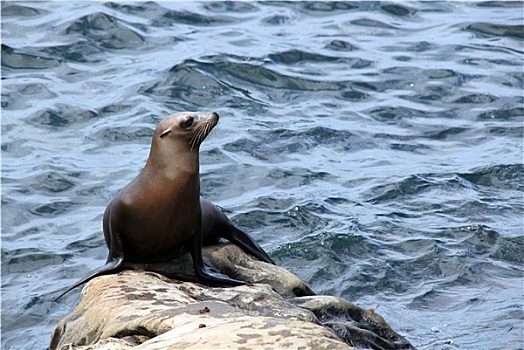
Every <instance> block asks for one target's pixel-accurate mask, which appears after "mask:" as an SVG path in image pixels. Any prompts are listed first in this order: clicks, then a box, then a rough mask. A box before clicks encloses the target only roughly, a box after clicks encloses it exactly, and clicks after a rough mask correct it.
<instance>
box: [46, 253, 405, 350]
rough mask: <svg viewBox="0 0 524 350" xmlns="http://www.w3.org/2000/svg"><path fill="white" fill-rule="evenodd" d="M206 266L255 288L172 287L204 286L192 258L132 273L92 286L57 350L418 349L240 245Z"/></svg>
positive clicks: (56, 337) (65, 323)
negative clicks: (319, 294)
mask: <svg viewBox="0 0 524 350" xmlns="http://www.w3.org/2000/svg"><path fill="white" fill-rule="evenodd" d="M204 257H205V260H206V261H208V262H209V263H211V264H212V265H213V266H214V267H216V268H217V269H218V270H220V271H222V272H223V273H226V274H228V275H230V276H232V277H234V278H237V279H241V280H245V281H248V282H250V283H253V284H249V285H245V286H239V287H227V288H217V287H208V286H203V285H201V284H197V283H193V282H181V281H179V280H177V279H171V278H175V277H176V278H179V279H183V280H186V281H187V280H194V278H195V277H194V275H193V273H192V268H191V262H190V257H189V256H188V255H184V256H182V257H180V258H179V259H177V260H175V261H173V262H172V263H170V264H154V265H153V264H147V265H144V264H141V265H137V264H134V265H127V268H131V269H134V270H125V271H123V272H121V273H119V274H115V275H109V276H101V277H97V278H95V279H94V280H92V281H91V282H89V283H88V284H86V286H85V287H84V289H83V291H82V295H81V300H80V303H79V304H78V306H77V307H76V308H75V309H74V310H73V311H72V312H71V313H70V314H69V315H68V316H66V317H65V318H64V319H62V320H61V321H60V322H59V323H58V325H57V326H56V327H55V329H54V331H53V334H52V336H51V342H50V346H49V349H50V350H55V349H60V350H66V349H68V350H72V349H76V350H79V349H85V350H87V349H93V350H94V349H108V350H111V349H121V350H123V349H148V350H152V349H217V348H220V349H225V348H229V349H264V348H269V349H355V348H372V349H413V347H412V346H411V345H410V344H409V343H408V342H407V341H406V340H405V339H404V338H403V337H401V336H400V335H398V334H397V333H395V332H394V331H393V330H392V329H391V328H390V327H389V326H388V325H387V324H386V322H385V321H384V320H383V319H382V317H381V316H379V315H378V314H376V313H374V312H372V311H369V310H366V309H363V308H360V307H358V306H356V305H353V304H351V303H349V302H347V301H345V300H342V299H340V298H335V297H330V296H317V295H314V293H313V292H312V291H311V289H310V288H309V287H308V286H307V285H305V284H304V283H303V282H302V281H301V280H300V279H298V277H296V276H295V275H293V274H291V273H290V272H288V271H286V270H285V269H283V268H281V267H278V266H274V265H270V264H266V263H263V262H260V261H257V260H253V259H252V258H250V257H248V256H247V255H246V254H245V253H244V252H242V251H241V250H240V249H239V248H237V247H236V246H234V245H231V244H223V245H218V246H211V247H206V248H205V249H204ZM166 276H168V277H166ZM169 277H171V278H169Z"/></svg>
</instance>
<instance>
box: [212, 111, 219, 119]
mask: <svg viewBox="0 0 524 350" xmlns="http://www.w3.org/2000/svg"><path fill="white" fill-rule="evenodd" d="M212 114H213V118H215V119H216V120H217V121H218V120H219V119H220V117H219V116H218V113H217V112H213V113H212Z"/></svg>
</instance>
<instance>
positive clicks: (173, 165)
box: [144, 143, 200, 178]
mask: <svg viewBox="0 0 524 350" xmlns="http://www.w3.org/2000/svg"><path fill="white" fill-rule="evenodd" d="M157 146H159V145H155V144H154V143H153V144H152V146H151V151H150V154H149V158H148V160H147V163H146V166H145V167H144V170H148V171H149V170H151V171H154V173H155V174H156V175H163V176H164V177H168V178H173V177H180V176H191V175H194V176H197V177H198V174H199V171H200V164H199V162H200V157H199V149H198V148H195V149H192V150H191V149H189V148H188V147H185V148H180V147H178V149H169V150H166V149H163V150H159V149H156V148H157ZM159 148H164V147H159ZM162 151H163V152H162Z"/></svg>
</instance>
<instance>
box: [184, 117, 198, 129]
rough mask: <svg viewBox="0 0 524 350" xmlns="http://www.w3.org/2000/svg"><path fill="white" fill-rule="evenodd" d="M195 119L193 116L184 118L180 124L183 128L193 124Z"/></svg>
mask: <svg viewBox="0 0 524 350" xmlns="http://www.w3.org/2000/svg"><path fill="white" fill-rule="evenodd" d="M194 121H195V118H193V117H189V118H187V119H186V120H184V121H183V122H182V123H181V125H182V127H183V128H184V129H187V128H190V127H191V126H192V125H193V122H194Z"/></svg>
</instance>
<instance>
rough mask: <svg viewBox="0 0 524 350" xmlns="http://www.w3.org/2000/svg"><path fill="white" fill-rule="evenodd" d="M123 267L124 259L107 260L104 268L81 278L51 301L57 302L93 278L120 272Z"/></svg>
mask: <svg viewBox="0 0 524 350" xmlns="http://www.w3.org/2000/svg"><path fill="white" fill-rule="evenodd" d="M123 266H124V258H115V259H113V260H109V261H108V262H107V263H106V264H105V265H104V266H102V267H99V268H98V269H96V270H93V271H92V272H91V273H90V274H89V275H87V276H86V277H84V278H82V279H81V280H80V281H78V282H76V283H75V284H73V285H72V286H71V287H69V288H67V289H66V290H65V291H64V292H63V293H62V294H60V295H59V296H58V297H56V298H55V299H54V300H53V301H57V300H58V299H60V298H61V297H63V296H64V295H65V294H67V293H69V292H70V291H72V290H73V289H75V288H76V287H78V286H80V285H82V284H84V283H87V282H89V281H91V280H92V279H93V278H95V277H98V276H103V275H109V274H112V273H117V272H119V271H121V270H122V268H123Z"/></svg>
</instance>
